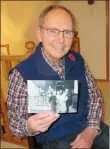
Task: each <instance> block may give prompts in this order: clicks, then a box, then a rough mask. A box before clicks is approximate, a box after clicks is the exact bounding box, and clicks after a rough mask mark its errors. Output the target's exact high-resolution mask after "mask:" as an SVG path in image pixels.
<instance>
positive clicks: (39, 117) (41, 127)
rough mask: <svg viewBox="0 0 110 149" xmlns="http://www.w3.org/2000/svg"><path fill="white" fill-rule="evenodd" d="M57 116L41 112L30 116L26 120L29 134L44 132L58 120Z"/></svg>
mask: <svg viewBox="0 0 110 149" xmlns="http://www.w3.org/2000/svg"><path fill="white" fill-rule="evenodd" d="M59 116H60V115H59V114H56V113H53V112H41V113H38V114H35V115H33V116H30V117H29V119H28V120H27V126H28V129H29V132H30V133H31V134H39V133H40V132H45V131H47V130H48V128H49V127H50V126H51V124H52V123H53V122H55V121H56V120H57V119H58V118H59Z"/></svg>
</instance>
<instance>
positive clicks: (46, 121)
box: [36, 114, 59, 126]
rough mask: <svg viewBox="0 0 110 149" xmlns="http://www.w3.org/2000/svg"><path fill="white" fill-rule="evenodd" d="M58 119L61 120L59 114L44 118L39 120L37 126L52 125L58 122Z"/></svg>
mask: <svg viewBox="0 0 110 149" xmlns="http://www.w3.org/2000/svg"><path fill="white" fill-rule="evenodd" d="M58 118H59V115H58V114H56V115H51V116H49V117H45V118H42V119H39V120H37V121H36V125H37V126H42V125H44V124H47V123H52V122H54V121H55V120H57V119H58Z"/></svg>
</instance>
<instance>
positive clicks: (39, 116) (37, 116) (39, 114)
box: [34, 112, 59, 120]
mask: <svg viewBox="0 0 110 149" xmlns="http://www.w3.org/2000/svg"><path fill="white" fill-rule="evenodd" d="M49 116H55V117H58V116H59V114H57V113H53V112H41V113H38V114H36V115H34V118H35V120H39V119H43V118H46V117H49Z"/></svg>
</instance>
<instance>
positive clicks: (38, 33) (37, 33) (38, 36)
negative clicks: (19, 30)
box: [36, 27, 42, 42]
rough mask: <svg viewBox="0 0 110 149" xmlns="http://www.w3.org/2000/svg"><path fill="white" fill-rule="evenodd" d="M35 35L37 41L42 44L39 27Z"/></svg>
mask: <svg viewBox="0 0 110 149" xmlns="http://www.w3.org/2000/svg"><path fill="white" fill-rule="evenodd" d="M36 35H37V38H38V40H39V41H40V42H42V38H41V30H40V27H37V29H36Z"/></svg>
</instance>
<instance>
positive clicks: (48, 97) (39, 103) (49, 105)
mask: <svg viewBox="0 0 110 149" xmlns="http://www.w3.org/2000/svg"><path fill="white" fill-rule="evenodd" d="M27 86H28V113H39V112H45V111H53V112H55V113H76V112H77V105H78V86H79V82H78V80H64V81H62V80H60V81H59V80H28V81H27Z"/></svg>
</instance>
